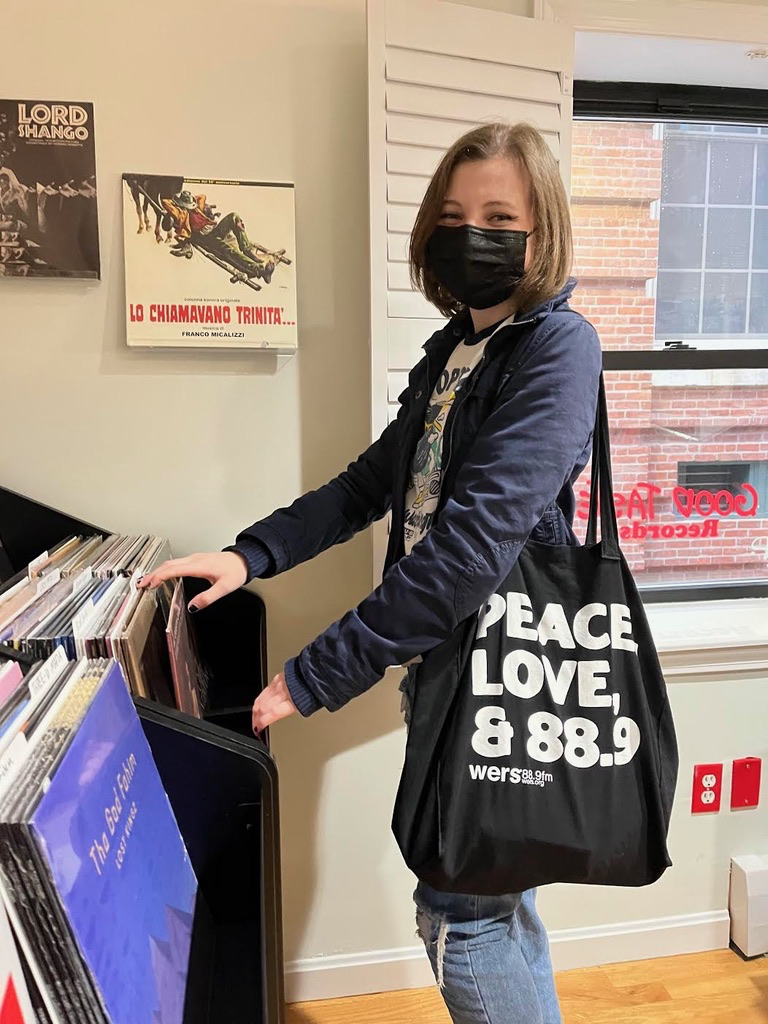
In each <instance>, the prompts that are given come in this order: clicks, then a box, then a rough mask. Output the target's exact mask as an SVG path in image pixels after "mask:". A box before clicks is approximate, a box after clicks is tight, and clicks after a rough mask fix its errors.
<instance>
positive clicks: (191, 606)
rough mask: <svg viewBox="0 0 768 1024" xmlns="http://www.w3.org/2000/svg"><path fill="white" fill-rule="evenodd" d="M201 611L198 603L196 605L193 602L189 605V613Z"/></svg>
mask: <svg viewBox="0 0 768 1024" xmlns="http://www.w3.org/2000/svg"><path fill="white" fill-rule="evenodd" d="M199 611H200V609H199V608H198V607H197V605H196V604H191V605H190V606H189V614H190V615H194V614H195V612H199Z"/></svg>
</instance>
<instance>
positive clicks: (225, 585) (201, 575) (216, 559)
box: [136, 551, 248, 612]
mask: <svg viewBox="0 0 768 1024" xmlns="http://www.w3.org/2000/svg"><path fill="white" fill-rule="evenodd" d="M182 576H194V577H196V578H198V579H202V580H208V582H209V583H210V584H211V586H210V587H209V588H208V590H204V591H203V592H202V593H201V594H198V595H197V597H195V598H194V599H193V600H192V601H190V603H189V610H190V611H195V612H196V611H199V610H200V609H201V608H207V607H208V606H209V605H211V604H213V603H214V601H218V600H219V598H220V597H225V596H226V595H227V594H231V593H232V591H233V590H237V588H238V587H242V585H243V584H244V583H245V581H246V580H247V579H248V569H247V567H246V564H245V559H243V558H242V557H241V556H240V555H238V554H237V553H236V552H234V551H211V552H208V553H200V554H196V555H189V557H187V558H173V559H171V560H170V561H169V562H163V563H162V565H159V566H158V567H157V568H156V569H153V570H152V572H148V573H147V575H146V576H142V578H141V579H140V580H139V581H138V582H137V584H136V586H137V587H138V588H139V590H147V589H154V588H155V587H159V586H160V584H161V583H163V582H164V581H165V580H171V579H179V578H181V577H182Z"/></svg>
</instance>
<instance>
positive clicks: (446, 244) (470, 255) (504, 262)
mask: <svg viewBox="0 0 768 1024" xmlns="http://www.w3.org/2000/svg"><path fill="white" fill-rule="evenodd" d="M532 233H533V232H531V231H505V230H502V229H497V228H476V227H473V226H472V225H471V224H462V226H461V227H457V228H451V227H447V226H446V225H445V224H438V226H437V227H436V228H435V230H434V231H433V232H432V234H431V235H430V238H429V241H428V242H427V250H426V259H427V266H428V267H429V269H430V270H431V271H432V273H433V274H434V275H435V277H436V278H437V280H438V281H439V282H440V284H441V285H442V286H443V287H444V288H445V289H446V290H447V291H449V292H450V293H451V295H452V296H453V297H454V299H456V300H457V301H458V302H461V303H462V304H463V305H465V306H469V308H470V309H490V307H491V306H498V305H499V303H501V302H505V301H506V300H507V299H509V298H510V297H511V296H512V294H513V292H514V290H515V285H516V284H517V282H518V281H519V280H520V278H521V277H522V276H523V273H524V272H525V249H526V240H527V238H528V236H529V235H530V234H532Z"/></svg>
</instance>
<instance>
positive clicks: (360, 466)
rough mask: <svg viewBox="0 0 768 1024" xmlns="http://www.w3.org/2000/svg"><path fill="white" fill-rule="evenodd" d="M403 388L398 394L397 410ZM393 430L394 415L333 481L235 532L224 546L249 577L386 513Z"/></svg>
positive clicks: (280, 568) (280, 567)
mask: <svg viewBox="0 0 768 1024" xmlns="http://www.w3.org/2000/svg"><path fill="white" fill-rule="evenodd" d="M406 393H407V392H403V394H402V395H401V396H400V401H401V406H400V414H402V411H403V405H402V400H403V398H404V397H405V395H406ZM399 418H400V416H398V419H399ZM397 434H398V420H394V421H393V422H392V423H390V424H389V425H388V426H387V427H386V428H385V429H384V431H383V433H382V434H381V437H379V439H378V440H377V441H374V443H373V444H372V445H371V446H370V448H368V450H367V451H365V452H364V453H363V454H362V455H361V456H360V457H359V458H358V459H357V460H356V461H355V462H353V463H351V464H350V465H349V466H348V467H347V469H346V470H345V471H344V472H343V473H341V474H340V475H339V476H337V477H336V479H335V480H331V481H330V483H327V484H324V485H323V486H322V487H319V488H318V489H317V490H314V491H309V492H307V493H306V494H303V495H302V496H301V497H300V498H297V499H296V500H295V501H294V502H293V503H292V504H291V505H289V506H288V507H287V508H281V509H278V510H277V511H276V512H273V513H272V514H271V515H269V516H267V518H266V519H262V520H260V521H259V522H258V523H254V524H253V526H249V527H248V529H246V530H243V531H242V532H241V533H240V534H238V536H237V539H236V541H235V543H234V544H233V545H232V546H231V547H229V548H226V549H225V550H228V551H237V552H238V553H239V554H240V555H242V557H243V558H244V559H245V561H246V563H247V565H248V579H249V580H250V579H253V578H254V577H259V578H261V579H268V578H269V577H271V576H276V575H277V574H278V573H281V572H285V571H286V570H287V569H292V568H293V567H294V566H295V565H300V564H301V563H302V562H306V561H308V560H309V559H310V558H314V557H315V555H319V554H320V553H321V552H322V551H325V550H326V549H327V548H330V547H332V546H333V545H334V544H340V543H342V542H343V541H346V540H349V539H350V538H351V537H352V536H354V534H356V533H358V532H359V531H360V530H363V529H365V527H367V526H370V524H371V523H373V522H375V521H376V520H377V519H381V518H382V516H385V515H386V514H387V512H388V511H389V509H390V507H391V505H392V476H393V473H394V466H395V460H396V452H397Z"/></svg>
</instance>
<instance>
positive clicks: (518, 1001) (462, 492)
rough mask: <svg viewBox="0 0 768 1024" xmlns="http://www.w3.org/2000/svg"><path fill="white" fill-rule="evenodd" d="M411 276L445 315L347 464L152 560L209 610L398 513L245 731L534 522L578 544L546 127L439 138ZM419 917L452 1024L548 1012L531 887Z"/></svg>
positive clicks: (581, 420) (348, 675)
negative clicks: (383, 548) (381, 550)
mask: <svg viewBox="0 0 768 1024" xmlns="http://www.w3.org/2000/svg"><path fill="white" fill-rule="evenodd" d="M410 263H411V274H412V278H413V281H414V283H415V284H416V285H417V286H418V287H419V288H420V289H421V291H422V292H423V293H424V295H425V296H426V297H427V299H429V300H430V301H431V302H432V303H434V305H435V306H436V307H437V308H438V309H439V310H440V312H441V313H443V314H445V316H446V317H449V318H450V319H449V322H448V324H447V325H446V326H445V327H444V328H443V329H442V330H440V331H438V332H437V333H436V334H435V335H433V337H432V338H430V339H429V341H428V342H427V344H426V345H425V346H424V347H425V355H424V358H423V359H422V360H421V361H420V362H419V363H418V365H417V366H416V367H415V368H414V369H413V370H412V371H411V373H410V376H409V383H408V387H407V389H406V390H405V391H404V392H403V394H402V395H401V396H400V410H399V413H398V416H397V419H396V420H395V422H393V423H391V424H390V425H389V426H388V427H387V428H386V430H385V431H384V432H383V434H382V435H381V437H380V438H379V439H378V440H377V441H376V442H374V444H373V445H371V447H370V448H369V449H368V450H367V451H366V452H365V453H364V454H363V455H361V456H360V458H359V459H357V461H356V462H354V463H352V464H351V465H350V466H349V467H348V468H347V470H346V471H345V472H343V473H342V474H341V475H340V476H338V477H337V478H336V479H335V480H332V481H331V482H330V483H328V484H326V485H325V486H324V487H321V488H320V489H319V490H316V491H313V492H310V493H308V494H305V495H304V496H303V497H300V498H298V499H297V500H296V501H295V502H294V503H293V504H292V505H291V506H290V507H289V508H285V509H279V510H278V511H276V512H274V513H273V514H272V515H271V516H268V517H267V518H266V519H264V520H262V521H261V522H258V523H255V524H254V525H253V526H251V527H249V528H248V529H246V530H244V531H243V532H242V533H241V534H240V535H239V536H238V538H237V541H236V543H235V544H234V545H233V546H232V547H231V548H228V549H226V550H225V551H224V552H221V553H217V554H197V555H192V556H190V557H189V558H182V559H177V560H175V561H172V562H169V563H167V564H165V565H163V566H161V567H160V568H159V569H158V570H157V571H156V572H154V573H153V574H151V575H150V576H147V577H145V579H144V580H143V582H142V585H143V586H156V585H157V584H158V583H159V582H160V581H162V580H164V579H168V578H170V577H173V576H197V577H201V578H203V579H207V580H208V581H209V582H210V583H211V587H210V589H209V590H207V591H205V592H204V593H202V594H200V595H199V596H198V597H196V598H195V600H194V605H195V608H194V609H193V610H195V611H196V610H198V609H200V608H205V607H206V606H207V605H210V604H211V603H212V602H213V601H216V600H217V599H218V598H220V597H221V596H222V595H224V594H227V593H229V592H231V591H233V590H235V589H236V588H237V587H239V586H241V585H242V584H243V583H245V582H247V581H248V580H251V579H254V578H256V577H260V578H266V577H269V576H273V575H275V574H276V573H279V572H284V571H285V570H287V569H290V568H291V567H292V566H294V565H297V564H299V563H300V562H303V561H305V560H307V559H309V558H312V557H314V556H315V555H317V554H319V553H320V552H321V551H324V550H325V549H326V548H328V547H330V546H331V545H333V544H338V543H340V542H342V541H346V540H348V539H349V538H350V537H351V536H352V535H353V534H355V533H357V532H358V531H359V530H362V529H364V528H365V527H367V526H369V525H370V524H371V523H372V522H374V521H375V520H377V519H380V518H382V517H383V516H384V515H386V514H387V513H388V512H390V511H391V513H392V527H391V532H390V541H389V549H388V552H387V557H386V564H385V571H384V577H383V580H382V583H381V585H380V586H379V587H378V588H377V589H376V590H375V591H374V592H373V593H372V594H371V595H370V596H369V597H367V598H366V599H365V600H364V601H363V602H362V603H361V604H360V605H359V606H358V607H357V608H354V609H353V610H351V611H350V612H348V613H347V614H346V615H345V616H344V617H343V618H342V619H340V620H339V621H338V622H336V623H334V625H332V626H331V627H330V628H329V629H327V630H326V631H325V632H324V633H323V634H322V635H321V636H319V637H318V638H317V639H316V640H314V641H313V642H312V643H311V644H309V645H308V646H307V647H306V648H305V649H304V650H303V651H302V652H301V654H300V655H299V656H298V657H296V658H294V659H292V660H291V661H289V662H288V663H287V664H286V666H285V669H284V672H281V673H280V674H278V675H277V676H276V677H275V678H274V679H273V680H272V682H271V684H270V685H269V686H268V687H267V688H266V690H265V691H264V692H263V693H262V694H260V695H259V696H258V697H257V699H256V702H255V704H254V707H253V727H254V729H255V730H256V731H260V730H262V729H264V728H265V727H266V726H269V725H272V724H273V723H274V722H277V721H278V720H279V719H281V718H284V717H286V716H287V715H291V714H293V713H295V712H296V711H299V712H300V713H301V714H302V715H305V716H308V715H311V714H312V713H313V712H315V711H317V710H318V709H319V708H321V707H325V708H327V709H328V710H330V711H335V710H337V709H338V708H340V707H342V706H343V705H344V704H346V703H347V701H349V700H351V699H352V698H353V697H355V696H357V695H358V694H360V693H363V692H364V691H365V690H367V689H369V687H371V686H373V685H374V684H375V683H376V682H377V681H378V680H379V679H380V678H381V676H382V675H383V674H384V672H385V670H386V669H387V667H389V666H391V665H408V666H409V668H408V675H407V678H406V680H405V681H404V686H403V689H404V691H405V699H406V705H407V703H408V700H409V698H410V697H411V696H412V694H413V692H414V688H417V687H418V685H419V661H420V658H421V655H422V654H424V652H426V651H428V650H430V649H431V648H433V647H435V646H436V645H437V644H440V643H441V642H443V641H445V640H446V639H448V638H449V637H451V636H452V635H455V634H456V631H457V630H458V629H459V627H460V624H461V623H462V622H463V621H464V620H465V619H466V618H467V617H468V616H469V615H473V614H475V613H476V612H477V611H478V609H479V608H480V607H481V606H482V605H483V604H484V602H485V601H486V600H487V598H488V596H489V595H490V594H491V593H492V592H493V591H494V589H495V587H496V586H497V584H498V583H499V582H500V581H501V580H502V579H503V578H504V577H505V576H506V575H507V574H508V572H509V570H510V568H511V566H512V565H513V564H514V562H515V560H516V559H517V557H518V554H519V552H520V550H521V548H522V547H523V545H524V544H525V542H526V540H527V539H528V537H529V536H533V537H534V538H535V539H537V540H540V541H543V542H545V543H547V542H548V543H554V544H568V543H575V538H574V536H573V532H572V530H571V523H572V520H573V513H574V496H573V483H574V481H575V480H576V478H577V477H578V475H579V474H580V473H581V471H582V470H583V468H584V467H585V465H586V463H587V460H588V458H589V454H590V448H591V437H592V430H593V425H594V421H595V411H596V402H597V388H598V380H599V375H600V368H601V356H600V345H599V342H598V338H597V335H596V333H595V330H594V328H593V327H592V326H591V325H590V324H589V323H588V322H587V321H586V320H585V319H584V318H583V317H582V316H580V315H579V314H578V313H576V312H574V311H573V310H571V308H570V307H569V305H568V298H569V296H570V294H571V291H572V289H573V286H574V282H573V281H570V280H569V279H568V274H569V270H570V263H571V226H570V218H569V212H568V201H567V198H566V194H565V190H564V188H563V185H562V182H561V179H560V175H559V173H558V168H557V164H556V163H555V160H554V158H553V156H552V154H551V152H550V150H549V148H548V146H547V144H546V142H545V140H544V139H543V137H542V136H541V135H540V134H539V133H538V132H537V131H536V130H535V129H534V128H532V127H530V126H528V125H514V126H512V125H504V124H490V125H484V126H482V127H480V128H477V129H475V130H473V131H471V132H469V133H468V134H467V135H465V136H463V137H462V138H461V139H459V140H458V142H456V143H455V145H453V146H452V147H451V149H450V150H449V151H448V152H447V153H446V155H445V157H444V158H443V160H442V162H441V163H440V166H439V167H438V169H437V171H436V172H435V175H434V177H433V179H432V181H431V183H430V185H429V188H428V189H427V193H426V195H425V197H424V201H423V203H422V205H421V209H420V211H419V214H418V217H417V219H416V224H415V226H414V229H413V234H412V236H411V247H410ZM415 900H416V904H417V920H418V923H419V932H420V934H421V936H422V938H423V939H424V942H425V944H426V947H427V951H428V953H429V956H430V959H431V962H432V966H433V970H434V972H435V976H436V978H437V980H438V983H439V985H440V988H441V991H442V993H443V996H444V998H445V1002H446V1004H447V1006H448V1009H449V1011H450V1014H451V1017H452V1019H453V1020H454V1021H455V1022H456V1024H557V1022H559V1021H560V1012H559V1009H558V1004H557V996H556V993H555V986H554V980H553V976H552V967H551V962H550V957H549V946H548V942H547V937H546V933H545V931H544V927H543V925H542V923H541V921H540V919H539V917H538V915H537V913H536V909H535V894H534V893H533V892H527V893H523V894H509V895H505V896H497V897H489V896H473V895H471V894H468V895H465V896H464V895H462V896H457V895H456V894H448V893H439V892H435V891H434V890H431V889H429V888H428V887H427V886H425V885H424V884H419V886H418V888H417V890H416V893H415Z"/></svg>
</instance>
